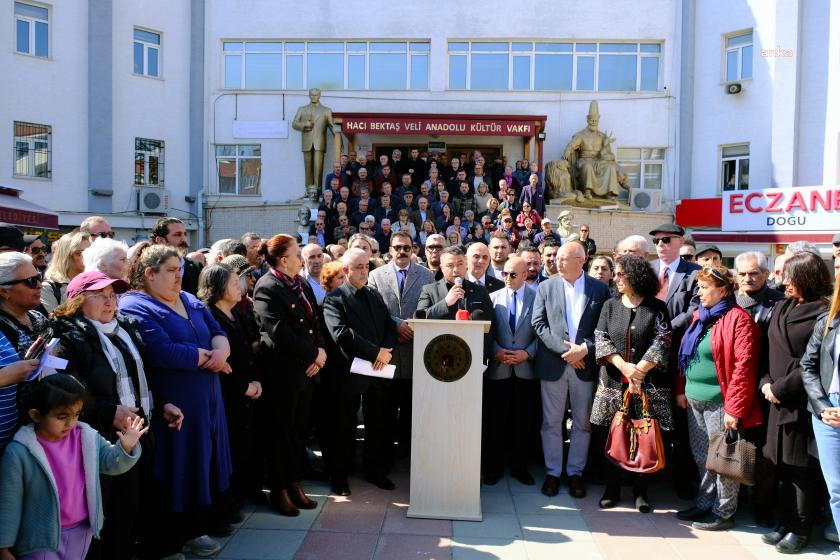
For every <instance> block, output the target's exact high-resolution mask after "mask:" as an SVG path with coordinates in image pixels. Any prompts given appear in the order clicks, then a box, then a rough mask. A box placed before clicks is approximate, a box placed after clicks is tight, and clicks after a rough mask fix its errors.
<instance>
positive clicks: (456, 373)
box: [423, 334, 472, 383]
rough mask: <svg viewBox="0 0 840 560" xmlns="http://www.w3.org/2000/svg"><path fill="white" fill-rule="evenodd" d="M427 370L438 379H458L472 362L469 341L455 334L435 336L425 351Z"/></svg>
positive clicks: (424, 361)
mask: <svg viewBox="0 0 840 560" xmlns="http://www.w3.org/2000/svg"><path fill="white" fill-rule="evenodd" d="M423 364H424V365H425V366H426V371H428V372H429V374H430V375H431V376H432V377H434V378H435V379H437V380H438V381H444V382H447V383H449V382H452V381H458V380H459V379H461V378H462V377H464V376H465V375H466V374H467V371H469V369H470V364H472V352H471V351H470V347H469V345H468V344H467V342H466V341H465V340H464V339H463V338H461V337H459V336H456V335H454V334H442V335H440V336H436V337H434V338H433V339H432V340H430V341H429V344H427V345H426V350H425V351H424V352H423Z"/></svg>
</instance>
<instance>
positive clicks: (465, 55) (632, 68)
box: [448, 41, 662, 91]
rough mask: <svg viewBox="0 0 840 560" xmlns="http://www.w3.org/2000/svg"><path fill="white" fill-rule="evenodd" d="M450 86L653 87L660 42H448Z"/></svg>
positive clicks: (526, 88)
mask: <svg viewBox="0 0 840 560" xmlns="http://www.w3.org/2000/svg"><path fill="white" fill-rule="evenodd" d="M448 50H449V89H473V90H519V91H658V90H659V63H660V58H661V51H662V45H661V44H659V43H570V42H564V43H560V42H558V43H547V42H546V43H532V42H524V41H515V42H511V43H508V42H478V41H474V42H466V41H451V42H450V43H449V45H448Z"/></svg>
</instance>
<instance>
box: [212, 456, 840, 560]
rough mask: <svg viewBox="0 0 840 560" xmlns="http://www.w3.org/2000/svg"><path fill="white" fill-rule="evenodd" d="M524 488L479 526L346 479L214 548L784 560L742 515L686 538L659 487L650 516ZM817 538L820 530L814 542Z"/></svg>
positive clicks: (249, 553)
mask: <svg viewBox="0 0 840 560" xmlns="http://www.w3.org/2000/svg"><path fill="white" fill-rule="evenodd" d="M532 472H533V474H534V475H535V476H534V478H536V479H537V484H536V485H534V486H524V485H522V484H520V483H519V482H517V481H516V480H514V479H512V478H503V479H502V480H501V481H500V482H499V483H498V484H497V485H495V486H489V487H488V486H483V487H482V494H481V499H482V509H483V513H484V520H483V521H482V522H480V523H475V522H462V521H454V522H451V521H436V520H426V519H409V518H407V517H406V515H405V514H406V510H407V509H408V474H407V472H405V470H403V471H402V472H398V473H396V474H395V475H394V476H393V477H392V479H393V480H394V482H395V483H396V485H397V488H396V490H394V491H391V492H386V491H383V490H379V489H378V488H376V487H374V486H372V485H371V484H368V483H366V482H364V481H362V480H359V479H351V480H350V485H351V488H352V491H353V493H352V495H350V496H348V497H346V498H341V497H337V496H330V495H329V487H328V486H327V485H326V484H325V483H320V484H313V483H309V484H306V485H305V487H306V489H307V490H308V491H309V493H310V495H312V497H313V498H314V499H316V500H317V501H318V508H317V509H315V510H311V511H302V512H301V515H300V517H296V518H287V517H281V516H279V515H277V514H275V513H273V512H271V511H270V510H269V509H268V508H253V507H252V508H251V509H249V510H248V512H247V516H246V519H245V521H244V522H243V523H241V524H240V525H238V528H237V530H236V532H235V533H234V534H233V535H232V536H231V537H229V538H227V539H222V541H223V542H224V548H223V549H222V551H221V552H220V553H219V554H218V556H217V558H220V559H229V560H257V559H260V560H262V559H266V560H284V559H292V558H294V559H300V560H332V559H335V560H356V559H358V560H370V559H376V560H380V559H381V560H403V559H411V560H417V559H423V560H432V559H434V560H444V559H450V558H451V559H453V560H461V559H475V560H491V559H496V558H501V559H505V560H507V559H511V560H518V559H529V560H541V559H543V558H545V559H550V560H556V559H557V558H571V559H574V560H596V559H602V558H607V559H610V558H615V559H617V560H618V559H621V560H627V559H628V558H637V559H638V558H655V559H671V558H678V559H684V560H762V559H770V558H774V559H781V558H789V556H787V555H782V554H779V553H777V552H776V551H775V550H774V549H773V547H770V546H767V545H765V544H763V543H762V542H761V540H760V536H761V534H762V533H764V532H765V531H766V529H763V528H760V527H756V526H754V525H753V524H752V519H751V516H748V515H746V514H744V515H742V516H741V517H742V518H741V519H740V520H739V523H738V524H737V527H736V528H735V529H734V530H732V531H728V532H722V533H710V532H704V531H694V530H692V529H691V528H690V526H689V523H686V522H682V521H678V520H677V519H676V517H675V516H674V511H675V510H676V509H679V508H684V507H687V506H688V505H689V504H688V503H687V502H682V501H680V500H678V499H676V498H673V497H670V496H667V495H666V493H667V491H668V490H670V487H669V486H662V487H655V488H652V493H651V496H650V499H651V502H652V504H653V505H654V507H655V510H654V511H653V513H650V514H648V515H645V514H640V513H638V512H636V511H635V510H634V509H631V506H632V504H631V503H630V499H629V498H630V496H631V489H630V488H624V489H623V490H624V492H625V493H624V495H623V496H622V497H623V498H625V502H623V503H622V505H624V506H626V507H619V508H615V509H612V510H607V511H603V510H599V509H598V499H599V498H600V496H601V492H602V491H603V488H602V487H598V486H592V487H590V488H589V493H588V495H587V497H586V498H583V499H580V500H578V499H575V498H572V497H571V496H569V495H568V494H567V493H566V489H565V487H564V488H563V491H562V492H561V493H560V495H558V496H555V497H554V498H547V497H545V496H543V495H542V494H541V493H540V484H541V483H542V476H541V474H540V473H538V472H536V469H534V470H532ZM817 533H819V534H821V533H822V530H821V528H819V529H818V530H815V535H816V534H817ZM835 546H836V545H832V544H831V543H828V542H827V541H825V540H823V539H822V538H821V537H820V536H815V538H814V540H813V542H812V544H811V546H810V547H809V548H808V549H806V551H805V552H803V553H802V554H799V555H797V556H796V557H797V558H800V559H803V560H816V559H817V558H822V557H824V555H826V554H828V553H829V552H831V551H832V550H835Z"/></svg>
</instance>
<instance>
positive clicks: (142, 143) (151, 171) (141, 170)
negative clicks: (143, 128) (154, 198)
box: [134, 138, 164, 187]
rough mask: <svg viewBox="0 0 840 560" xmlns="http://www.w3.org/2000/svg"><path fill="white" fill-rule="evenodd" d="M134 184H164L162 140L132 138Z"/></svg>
mask: <svg viewBox="0 0 840 560" xmlns="http://www.w3.org/2000/svg"><path fill="white" fill-rule="evenodd" d="M134 184H135V185H155V186H160V187H162V186H163V185H164V182H163V141H162V140H149V139H148V138H135V139H134Z"/></svg>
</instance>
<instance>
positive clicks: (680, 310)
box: [650, 224, 700, 499]
mask: <svg viewBox="0 0 840 560" xmlns="http://www.w3.org/2000/svg"><path fill="white" fill-rule="evenodd" d="M650 235H651V237H652V241H653V246H654V248H655V249H656V254H657V256H658V257H659V258H658V259H657V260H655V261H653V262H651V266H653V270H654V272H656V275H657V277H658V278H659V293H658V294H657V297H658V298H659V299H661V300H663V301H664V302H665V305H666V306H667V308H668V314H669V315H670V316H671V328H672V330H673V331H672V332H673V338H674V339H673V342H672V344H671V348H672V350H673V349H678V348H679V347H680V341H681V340H682V335H683V333H684V332H685V329H686V328H687V327H688V325H689V324H690V323H691V320H692V315H693V313H694V308H693V307H692V303H691V300H692V299H693V298H694V296H695V295H696V293H697V273H698V272H699V271H700V266H699V265H697V264H696V263H693V262H688V261H686V260H685V259H683V258H681V257H680V248H681V247H682V246H683V243H684V237H685V230H684V229H683V228H681V227H680V226H678V225H675V224H662V225H661V226H659V227H658V228H656V229H654V230H652V231H651V232H650ZM672 354H676V352H673V351H672ZM676 362H677V360H676V359H671V360H669V364H668V368H669V371H670V373H671V374H673V375H674V376H676V375H677V368H676ZM674 408H675V410H674V424H675V425H674V430H673V434H672V437H673V442H674V449H673V459H672V460H673V470H672V472H673V473H674V484H675V486H676V491H677V495H678V496H679V497H680V498H682V499H691V498H692V497H693V494H694V492H695V490H696V484H695V479H696V477H697V475H696V466H695V463H694V462H693V460H692V455H691V449H690V448H689V446H688V424H687V421H688V420H687V417H686V415H685V413H684V412H685V411H684V410H683V409H682V408H679V407H674Z"/></svg>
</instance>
